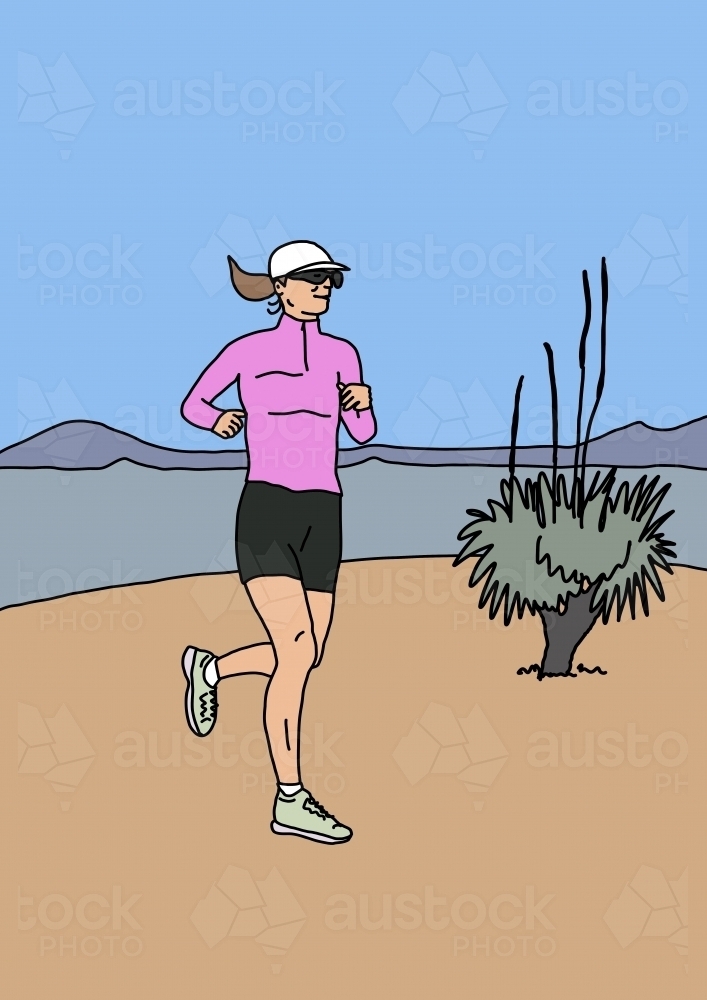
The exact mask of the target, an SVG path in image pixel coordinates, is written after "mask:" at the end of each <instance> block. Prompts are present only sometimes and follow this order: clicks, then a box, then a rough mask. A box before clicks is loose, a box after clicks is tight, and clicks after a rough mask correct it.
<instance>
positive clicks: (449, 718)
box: [393, 702, 508, 811]
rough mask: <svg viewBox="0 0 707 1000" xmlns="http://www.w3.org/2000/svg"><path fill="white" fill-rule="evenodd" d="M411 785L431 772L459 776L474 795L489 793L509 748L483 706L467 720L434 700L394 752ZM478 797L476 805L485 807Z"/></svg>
mask: <svg viewBox="0 0 707 1000" xmlns="http://www.w3.org/2000/svg"><path fill="white" fill-rule="evenodd" d="M393 759H394V760H395V762H396V764H397V765H398V767H399V768H400V770H401V771H402V772H403V774H404V775H405V777H406V778H407V779H408V781H409V782H410V784H411V785H416V784H417V783H418V782H419V781H422V779H423V778H425V777H427V775H429V774H447V775H452V774H454V775H456V776H457V778H458V779H459V780H460V781H462V782H463V783H464V785H465V786H466V788H467V789H468V791H470V792H471V793H472V794H477V793H479V792H482V793H483V792H487V791H488V789H489V788H490V787H491V785H492V784H493V782H494V781H495V780H496V778H497V777H498V774H499V772H500V770H501V768H502V767H503V765H504V764H505V763H506V760H507V759H508V751H507V750H506V748H505V747H504V745H503V743H502V742H501V740H500V738H499V736H498V733H496V731H495V730H494V728H493V726H492V725H491V723H490V722H489V720H488V719H487V718H486V716H485V715H484V713H483V711H482V710H481V708H480V706H479V705H474V707H473V709H472V710H471V712H470V713H469V715H468V716H467V717H466V718H465V719H457V717H456V716H455V715H454V713H453V712H452V710H451V708H448V707H447V706H446V705H438V704H436V703H435V702H432V703H431V704H430V705H429V706H428V708H427V710H426V711H425V713H424V714H423V715H422V717H421V718H420V719H419V721H417V722H415V723H414V724H413V727H412V729H411V730H410V732H409V733H408V735H407V736H404V737H403V738H402V739H401V740H400V742H399V743H398V745H397V747H396V748H395V750H394V751H393ZM483 807H484V801H483V799H479V798H475V800H474V808H475V809H476V810H477V811H479V810H481V809H483Z"/></svg>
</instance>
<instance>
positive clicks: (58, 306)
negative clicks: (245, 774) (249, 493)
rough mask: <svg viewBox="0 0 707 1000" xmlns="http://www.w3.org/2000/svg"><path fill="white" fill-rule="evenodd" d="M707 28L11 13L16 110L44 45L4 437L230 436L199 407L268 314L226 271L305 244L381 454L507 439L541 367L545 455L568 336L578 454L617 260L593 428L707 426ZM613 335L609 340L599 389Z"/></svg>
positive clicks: (24, 117)
mask: <svg viewBox="0 0 707 1000" xmlns="http://www.w3.org/2000/svg"><path fill="white" fill-rule="evenodd" d="M67 7H68V9H67ZM695 14H696V8H691V7H690V6H689V5H685V4H676V5H673V6H672V7H671V8H670V10H669V11H667V10H666V8H665V7H664V5H660V6H658V5H657V4H651V3H649V4H645V3H642V4H640V5H639V4H636V3H626V4H621V5H617V4H615V3H613V4H609V3H605V2H599V3H595V4H592V5H587V6H586V7H581V8H579V7H576V6H575V5H567V4H562V3H539V4H534V5H532V6H531V5H527V4H521V3H506V4H484V5H480V4H476V3H468V2H467V3H451V2H440V3H436V4H413V5H411V4H409V3H405V4H403V3H401V2H397V0H396V2H392V3H386V4H382V5H381V4H377V3H365V2H359V3H357V4H355V5H348V6H336V5H326V6H325V7H322V8H313V9H305V8H303V7H302V6H301V5H292V4H285V3H274V4H268V5H267V7H265V6H264V5H251V7H250V9H248V7H247V6H246V5H244V4H238V5H234V4H231V3H218V2H209V0H206V2H202V3H200V4H193V5H192V4H187V3H179V2H177V3H173V4H170V5H161V4H160V5H144V4H137V3H133V2H130V0H128V2H124V3H122V4H120V5H117V6H116V5H99V6H96V5H95V4H88V3H72V4H70V5H61V6H60V7H57V5H54V4H50V3H47V2H41V3H38V4H34V5H32V6H31V7H22V6H21V5H19V6H16V8H15V11H14V13H13V17H12V21H11V23H10V25H9V27H8V29H7V30H6V32H5V42H4V43H3V49H4V54H5V59H4V64H5V65H6V67H7V69H6V73H5V74H4V80H5V86H4V90H5V93H6V95H7V96H8V97H9V95H10V94H11V93H12V90H13V88H14V84H15V80H14V65H15V59H16V56H17V53H18V52H21V53H24V54H25V55H23V56H22V57H21V62H20V70H19V83H20V86H21V88H22V89H21V94H20V110H19V120H18V112H16V111H15V109H14V106H12V104H11V102H10V101H9V100H7V101H5V102H4V113H3V132H4V138H5V147H6V148H7V149H11V150H12V151H13V153H12V155H11V156H8V157H6V162H5V176H6V183H5V190H6V192H7V193H8V194H9V202H10V205H9V216H10V225H9V226H8V230H7V233H8V235H7V238H6V240H5V241H4V263H5V266H4V267H3V268H2V280H3V291H4V299H5V302H6V303H7V304H8V305H9V309H8V312H9V324H8V325H7V327H6V330H7V331H8V332H7V333H6V335H5V337H4V344H3V359H4V360H3V364H2V374H1V375H0V378H1V387H2V392H1V394H0V446H5V445H7V444H10V443H12V442H14V441H16V440H18V438H20V437H24V436H27V435H28V434H29V433H32V432H34V431H35V430H38V429H41V428H42V427H45V426H48V425H50V424H51V423H54V422H57V421H58V420H61V419H69V418H72V417H77V416H85V417H88V418H89V419H93V420H100V421H103V422H104V423H106V424H109V425H112V426H117V427H123V428H124V429H127V430H129V431H131V432H132V433H136V434H137V435H138V436H140V437H143V438H145V439H147V440H152V441H155V442H159V443H164V444H167V445H169V446H170V447H177V448H195V447H220V446H221V445H222V442H220V441H218V440H217V439H216V438H214V437H213V436H209V435H206V434H199V433H197V432H193V431H192V430H190V429H189V428H188V427H187V426H186V425H185V424H184V423H183V422H182V421H181V420H180V419H179V418H178V416H175V407H176V408H177V409H178V407H179V404H180V403H181V400H182V398H183V397H184V395H185V394H186V392H187V390H188V389H189V387H190V386H191V384H192V383H193V381H194V380H195V378H196V376H197V375H198V374H199V372H200V371H201V370H202V368H203V367H204V366H205V364H206V363H207V362H208V361H209V360H210V358H212V357H213V356H214V355H215V354H217V353H218V351H219V350H220V349H221V347H222V346H223V345H224V344H225V343H227V342H228V341H230V340H232V339H234V338H235V337H237V336H239V335H240V334H243V333H246V332H248V331H250V330H254V329H258V328H262V327H264V326H267V325H270V324H271V320H269V318H268V316H267V313H266V312H265V307H264V305H261V304H249V303H246V302H243V301H241V300H239V299H238V298H237V296H236V295H235V293H234V292H233V291H232V290H231V288H230V286H228V285H227V284H226V283H225V279H226V276H227V273H226V262H225V254H226V253H227V252H232V253H234V255H235V256H237V257H239V259H240V260H241V261H245V262H246V263H247V262H250V266H252V267H256V265H257V258H258V257H263V256H264V257H265V258H266V257H267V254H268V253H269V252H270V250H272V249H273V248H274V245H276V242H277V241H278V240H279V239H282V238H286V239H297V238H299V239H313V240H316V241H317V242H320V243H322V244H323V245H325V246H327V247H330V248H334V251H335V254H337V255H338V256H339V258H340V259H344V260H345V261H346V262H347V263H350V264H351V265H352V267H353V273H352V275H351V276H349V277H347V280H346V282H345V284H344V287H343V289H342V290H341V291H340V292H337V293H336V294H335V296H334V299H333V303H332V307H331V310H330V312H329V314H328V315H327V317H326V322H325V323H323V327H324V329H326V330H328V331H329V332H332V333H335V334H338V335H341V336H344V337H347V338H348V339H350V340H352V341H354V342H355V343H356V345H357V347H358V348H359V351H360V353H361V355H362V358H363V362H364V373H365V377H366V380H367V381H368V382H369V383H370V384H371V385H372V386H373V390H374V400H375V406H376V412H377V416H378V424H379V435H378V440H379V441H385V442H389V443H393V444H401V443H403V444H418V445H429V444H445V445H449V446H452V445H457V444H458V445H461V444H467V445H470V444H484V443H495V442H496V441H499V442H500V441H501V440H503V438H504V436H505V438H506V439H507V436H508V427H509V425H510V418H511V409H512V400H513V391H514V388H515V384H516V381H517V379H518V376H519V375H520V374H524V375H525V390H524V396H523V415H522V418H521V425H520V440H521V442H524V443H534V442H538V441H541V440H548V438H549V421H548V418H547V406H548V403H549V388H548V383H547V375H546V367H545V366H546V361H545V352H544V350H543V347H542V344H543V341H545V340H548V341H549V342H550V343H551V344H552V345H553V348H554V350H555V355H556V363H557V371H558V379H559V386H560V403H561V406H562V407H564V410H563V411H562V415H563V421H562V431H563V440H565V441H567V442H569V440H570V435H571V428H572V426H573V424H574V420H575V402H576V389H577V384H578V370H577V343H578V338H579V333H580V330H581V326H582V318H583V302H582V290H581V271H582V268H584V267H586V268H588V270H589V273H590V280H591V282H592V288H593V291H594V294H595V305H596V306H597V309H596V313H597V314H598V299H599V264H600V259H601V256H602V255H606V256H607V257H608V258H609V262H610V277H611V289H610V291H611V295H610V309H609V327H608V339H609V351H608V377H607V383H606V390H605V395H604V405H603V407H602V410H601V412H600V415H599V420H598V422H597V424H596V425H595V426H596V429H597V430H598V431H599V432H601V431H604V430H608V429H609V428H610V427H612V426H616V425H620V424H623V423H626V422H628V421H629V420H631V419H643V420H645V421H646V422H649V423H655V424H659V425H662V426H667V425H673V424H676V423H680V422H682V421H683V420H688V419H692V418H694V417H697V416H700V415H702V414H703V413H704V412H706V411H707V407H706V406H705V403H704V392H703V380H704V375H703V373H704V371H705V364H704V360H705V359H704V338H698V335H697V332H696V327H695V322H694V317H693V320H692V325H691V324H690V323H688V302H687V252H686V247H687V243H686V232H687V226H686V219H687V217H688V215H689V214H690V209H691V204H690V198H691V195H690V192H691V174H690V165H689V162H688V133H687V129H688V124H690V127H691V128H692V129H693V131H694V128H695V123H694V121H690V119H691V118H692V119H694V117H695V112H694V109H693V108H691V106H690V103H689V102H690V98H691V97H692V96H693V89H695V90H696V88H697V87H698V85H699V83H698V81H694V82H693V80H692V72H693V67H694V62H693V58H694V57H693V56H692V55H691V50H690V46H689V43H688V40H689V39H690V37H693V36H694V34H695V31H696V25H695V23H694V18H695ZM62 55H64V57H65V58H63V59H62V58H61V57H62ZM150 81H153V82H152V83H150ZM698 113H699V112H698ZM440 119H441V120H440ZM693 148H694V140H693ZM229 240H230V241H231V242H230V243H229ZM273 241H274V242H273ZM18 248H19V249H18ZM376 275H377V276H376ZM597 347H598V324H596V323H595V325H594V326H593V329H592V339H591V341H590V353H591V365H590V376H589V384H590V386H592V385H593V383H594V380H595V377H596V361H597ZM226 399H228V397H226Z"/></svg>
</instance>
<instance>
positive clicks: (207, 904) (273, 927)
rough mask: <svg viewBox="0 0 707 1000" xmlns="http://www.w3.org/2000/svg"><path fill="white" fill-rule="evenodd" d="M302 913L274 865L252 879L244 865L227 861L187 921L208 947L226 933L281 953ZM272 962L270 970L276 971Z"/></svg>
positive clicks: (298, 925)
mask: <svg viewBox="0 0 707 1000" xmlns="http://www.w3.org/2000/svg"><path fill="white" fill-rule="evenodd" d="M306 917H307V915H306V913H305V912H304V910H303V909H302V907H301V906H300V905H299V903H298V902H297V900H296V899H295V897H294V895H293V894H292V891H291V890H290V888H289V887H288V885H287V883H286V882H285V880H284V879H283V877H282V875H281V874H280V872H279V871H278V870H277V868H273V869H272V870H271V872H270V874H269V875H268V876H267V878H264V879H261V880H257V881H254V880H253V878H252V876H251V874H250V872H248V871H246V869H245V868H236V867H235V866H234V865H229V866H228V868H226V870H225V871H224V873H223V875H222V876H221V878H220V879H219V880H218V882H215V883H214V884H213V885H212V886H211V888H210V889H209V892H208V893H207V895H206V896H205V897H204V899H201V900H199V902H198V903H197V905H196V907H195V908H194V911H193V913H192V914H191V922H192V923H193V924H194V926H195V927H196V929H197V930H198V932H199V934H201V937H202V938H203V939H204V942H205V943H206V944H207V945H208V947H209V948H215V947H216V945H217V944H219V943H220V942H221V941H223V940H225V938H227V937H230V938H232V937H235V938H254V940H255V941H256V943H257V944H259V945H261V947H262V949H263V951H264V953H265V954H266V955H272V956H282V955H285V954H286V952H287V950H288V949H289V948H290V946H291V945H292V943H293V941H294V940H295V938H296V937H297V935H298V934H299V932H300V931H301V930H302V927H303V925H304V922H305V920H306ZM281 968H282V965H281V964H280V963H279V962H275V963H273V964H272V965H271V971H272V972H273V973H275V974H277V973H278V972H280V970H281Z"/></svg>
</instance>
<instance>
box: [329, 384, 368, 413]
mask: <svg viewBox="0 0 707 1000" xmlns="http://www.w3.org/2000/svg"><path fill="white" fill-rule="evenodd" d="M337 388H338V390H339V398H340V400H341V409H342V410H370V408H371V387H370V386H369V385H361V384H359V383H358V382H349V384H348V385H344V383H343V382H338V383H337Z"/></svg>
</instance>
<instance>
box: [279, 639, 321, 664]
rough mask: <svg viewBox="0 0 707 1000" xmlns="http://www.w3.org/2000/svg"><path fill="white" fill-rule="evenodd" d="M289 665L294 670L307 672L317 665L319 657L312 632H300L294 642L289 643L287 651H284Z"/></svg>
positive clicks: (284, 658)
mask: <svg viewBox="0 0 707 1000" xmlns="http://www.w3.org/2000/svg"><path fill="white" fill-rule="evenodd" d="M282 652H283V653H284V654H285V656H284V657H283V658H282V659H283V660H286V662H287V663H288V665H290V666H291V667H292V668H294V669H299V670H302V671H307V670H309V669H310V667H313V666H314V665H315V663H314V661H315V659H316V655H317V645H316V642H315V640H314V636H313V635H312V633H311V631H304V630H302V631H300V632H297V633H295V635H294V636H293V637H292V640H291V641H290V642H288V643H287V647H286V650H282Z"/></svg>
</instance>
